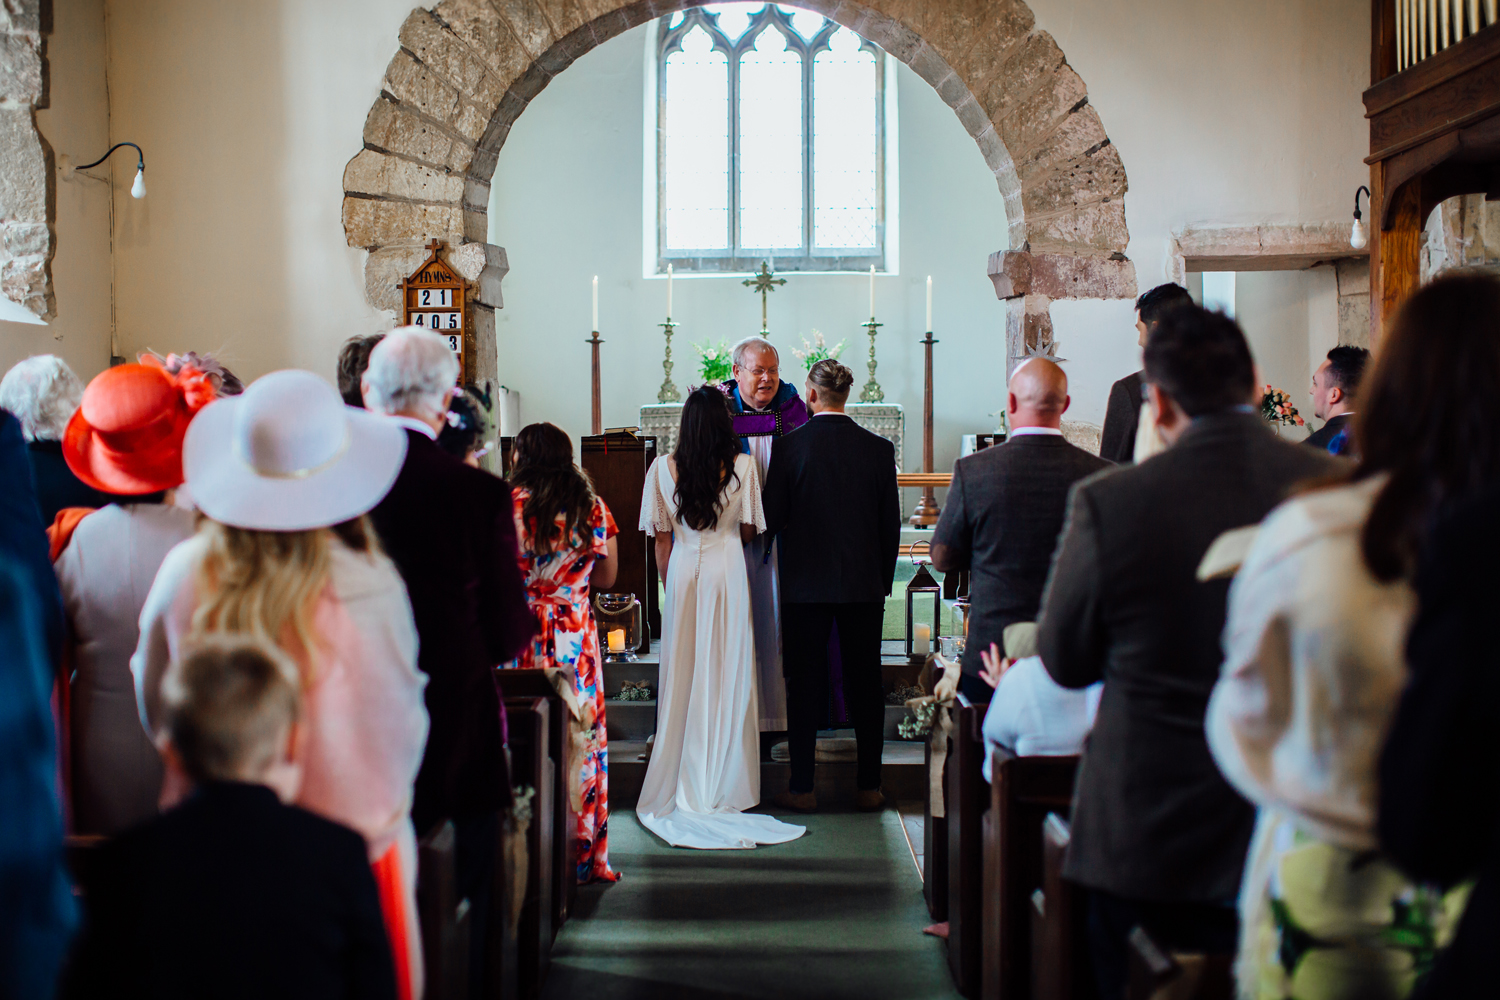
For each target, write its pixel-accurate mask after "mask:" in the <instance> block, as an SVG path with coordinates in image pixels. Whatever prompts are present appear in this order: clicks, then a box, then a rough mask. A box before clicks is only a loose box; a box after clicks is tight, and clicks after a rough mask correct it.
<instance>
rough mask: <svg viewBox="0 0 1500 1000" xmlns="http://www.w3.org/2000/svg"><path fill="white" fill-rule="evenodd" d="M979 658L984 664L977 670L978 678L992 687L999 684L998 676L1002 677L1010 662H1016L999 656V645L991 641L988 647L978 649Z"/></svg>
mask: <svg viewBox="0 0 1500 1000" xmlns="http://www.w3.org/2000/svg"><path fill="white" fill-rule="evenodd" d="M979 660H980V662H981V663H983V664H984V666H983V667H982V668H981V669H980V671H979V679H980V680H982V681H984V682H985V683H986V684H988V685H989V686H990V687H992V688H998V687H999V686H1000V678H1002V677H1004V676H1005V672H1006V671H1007V670H1009V669H1010V668H1011V664H1013V663H1015V662H1016V661H1015V660H1012V659H1010V658H1008V657H1005V656H1001V655H1000V647H999V646H997V645H996V644H995V643H993V642H992V643H990V648H989V649H981V650H980V651H979Z"/></svg>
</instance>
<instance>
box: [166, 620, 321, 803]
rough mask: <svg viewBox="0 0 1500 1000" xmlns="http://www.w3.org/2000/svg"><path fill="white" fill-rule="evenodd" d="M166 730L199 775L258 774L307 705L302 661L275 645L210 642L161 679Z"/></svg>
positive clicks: (186, 763)
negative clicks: (301, 680)
mask: <svg viewBox="0 0 1500 1000" xmlns="http://www.w3.org/2000/svg"><path fill="white" fill-rule="evenodd" d="M162 700H163V703H164V705H165V707H166V723H167V726H166V728H167V736H168V738H169V739H170V740H171V742H172V747H173V749H175V750H176V751H177V756H178V759H179V760H181V761H182V767H183V770H185V771H186V772H187V773H188V776H189V777H190V778H192V779H193V780H194V781H196V782H205V781H225V780H231V781H232V780H244V779H251V780H253V779H255V778H258V777H260V776H261V775H264V774H265V773H266V769H267V768H269V767H270V766H271V764H273V763H274V762H275V760H276V754H277V752H278V750H279V749H280V747H279V746H278V743H279V742H280V740H282V739H283V738H284V734H285V733H286V732H287V731H288V730H290V729H291V727H292V725H293V724H294V723H296V721H297V719H298V717H299V716H300V715H301V712H302V692H301V690H300V685H299V678H298V676H297V668H296V667H295V666H293V665H292V664H291V663H290V662H289V661H288V660H287V658H286V657H285V656H284V655H283V654H282V653H281V652H280V651H279V650H277V649H276V648H275V647H273V646H268V645H266V644H264V643H260V642H255V641H252V640H246V639H228V638H221V639H217V640H212V641H209V642H207V643H205V644H203V645H201V646H199V647H197V648H195V649H194V650H193V651H192V652H190V653H188V655H186V656H184V657H182V658H181V659H179V660H176V661H174V662H173V663H172V665H171V666H170V667H168V668H167V674H166V676H165V677H164V678H163V679H162Z"/></svg>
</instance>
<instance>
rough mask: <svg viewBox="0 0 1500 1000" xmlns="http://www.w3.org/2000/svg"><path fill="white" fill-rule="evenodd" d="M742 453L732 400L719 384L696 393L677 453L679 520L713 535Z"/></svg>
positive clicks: (688, 407)
mask: <svg viewBox="0 0 1500 1000" xmlns="http://www.w3.org/2000/svg"><path fill="white" fill-rule="evenodd" d="M739 453H740V439H739V438H738V437H737V436H736V435H735V433H734V420H733V418H731V417H730V415H729V400H728V399H727V398H726V397H725V395H724V394H723V393H722V392H720V391H719V389H718V387H717V386H712V385H705V386H703V387H701V388H698V389H695V390H693V392H692V393H691V394H690V395H689V396H688V398H687V402H686V403H684V404H683V406H682V427H681V429H680V430H679V431H678V432H677V450H676V451H674V452H672V459H673V461H675V462H676V463H677V490H676V492H675V493H674V494H673V499H674V500H676V501H677V520H679V521H681V522H682V523H683V524H685V525H687V526H688V527H689V528H692V529H693V530H694V531H707V530H708V529H710V528H712V527H713V526H714V525H715V524H717V523H718V521H719V507H720V504H719V494H720V493H721V492H722V491H723V489H724V484H725V483H727V482H729V479H730V477H731V476H733V475H735V471H734V460H735V458H736V457H737V456H738V455H739Z"/></svg>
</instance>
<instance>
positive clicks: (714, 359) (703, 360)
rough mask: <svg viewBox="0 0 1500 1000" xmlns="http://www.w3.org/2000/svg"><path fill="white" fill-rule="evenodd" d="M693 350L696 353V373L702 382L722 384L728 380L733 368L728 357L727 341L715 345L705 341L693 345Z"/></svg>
mask: <svg viewBox="0 0 1500 1000" xmlns="http://www.w3.org/2000/svg"><path fill="white" fill-rule="evenodd" d="M693 349H694V350H695V351H697V352H698V371H699V373H700V374H701V375H702V376H703V381H704V382H723V381H725V380H726V379H728V378H729V376H730V374H731V368H732V367H733V362H732V361H731V360H730V357H729V341H727V340H721V341H719V342H718V343H717V344H715V343H714V342H713V341H711V340H706V341H704V342H703V343H701V344H694V345H693Z"/></svg>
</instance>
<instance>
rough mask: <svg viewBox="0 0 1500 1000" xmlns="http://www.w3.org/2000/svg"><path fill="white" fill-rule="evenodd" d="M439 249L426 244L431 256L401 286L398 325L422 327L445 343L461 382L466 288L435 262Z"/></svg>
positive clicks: (466, 316) (454, 274)
mask: <svg viewBox="0 0 1500 1000" xmlns="http://www.w3.org/2000/svg"><path fill="white" fill-rule="evenodd" d="M442 247H443V245H442V244H441V243H439V242H438V241H437V240H433V241H432V242H431V243H429V244H427V249H428V250H431V251H432V254H431V256H429V257H428V258H427V260H426V261H425V262H424V263H423V264H422V266H421V267H419V268H417V270H416V273H414V274H413V275H412V276H411V277H409V278H407V279H406V280H405V281H403V282H401V322H402V324H403V325H405V326H422V327H426V328H427V329H429V330H431V331H432V332H433V333H436V334H439V335H440V336H442V337H443V338H444V339H445V340H447V341H448V347H449V348H450V349H451V350H452V351H453V353H454V355H455V356H456V357H457V358H458V370H459V373H460V374H459V378H460V380H462V378H463V373H464V372H465V368H464V350H465V343H466V342H467V339H468V337H467V334H468V332H469V323H468V310H467V309H466V308H465V305H466V303H465V298H466V295H467V287H466V285H465V283H464V279H463V278H461V277H459V276H458V274H457V273H455V272H454V270H453V269H452V268H451V267H449V266H448V265H447V264H445V263H443V262H442V260H440V259H439V258H438V251H439V250H441V249H442Z"/></svg>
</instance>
